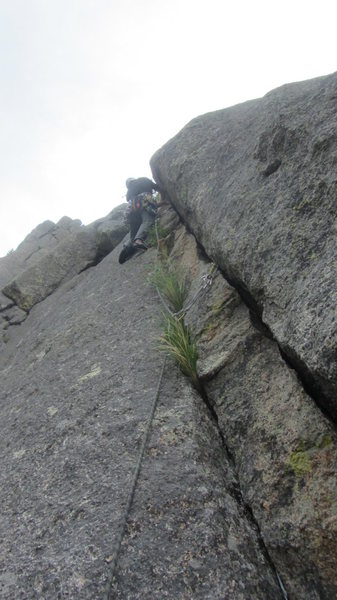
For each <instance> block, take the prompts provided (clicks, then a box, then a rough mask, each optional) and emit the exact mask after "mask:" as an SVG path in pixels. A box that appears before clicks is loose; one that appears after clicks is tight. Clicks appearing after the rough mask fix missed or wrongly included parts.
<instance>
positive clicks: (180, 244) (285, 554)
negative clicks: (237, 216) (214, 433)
mask: <svg viewBox="0 0 337 600" xmlns="http://www.w3.org/2000/svg"><path fill="white" fill-rule="evenodd" d="M170 235H171V236H173V242H172V241H171V242H170V248H171V252H170V260H171V261H172V263H173V264H175V265H176V266H177V269H178V270H183V271H184V270H185V272H186V273H187V276H188V277H189V280H190V282H191V287H190V290H189V295H188V298H187V300H186V305H188V303H189V299H191V298H192V297H193V296H194V294H195V292H196V290H197V288H198V286H199V280H200V276H202V275H203V274H205V273H207V272H208V271H209V269H210V263H209V262H208V259H207V257H206V255H205V254H202V252H201V249H202V246H201V245H197V243H196V241H195V238H194V236H193V235H191V234H189V233H187V231H186V229H185V228H184V226H182V225H181V226H177V227H176V229H175V231H173V232H171V234H170ZM248 307H249V308H248ZM248 307H247V305H246V303H245V302H244V301H243V299H242V298H241V297H240V295H239V293H238V292H237V291H236V290H235V289H234V288H233V287H232V286H230V285H229V283H228V282H227V280H226V279H225V278H224V276H223V275H222V273H221V271H218V273H217V275H216V277H215V278H214V280H213V284H212V287H211V288H210V289H209V290H208V292H207V293H205V294H204V296H202V297H200V298H198V300H197V302H196V303H195V304H194V305H193V307H192V308H191V309H190V310H189V311H188V312H187V314H186V316H185V322H186V325H187V326H188V327H190V329H191V330H192V331H193V332H194V334H195V335H196V337H197V339H198V350H199V359H198V375H199V379H200V381H201V382H202V385H203V388H204V391H205V393H204V396H205V399H206V400H207V403H208V405H209V406H210V407H211V409H212V411H213V414H215V415H216V420H217V426H218V428H219V429H220V431H221V432H222V436H223V440H224V443H225V446H226V448H227V452H228V453H229V456H230V457H231V459H232V461H233V463H234V465H235V469H236V473H237V475H238V480H239V483H240V494H241V496H242V499H243V502H244V505H245V506H246V507H247V509H248V510H250V511H251V513H252V515H253V520H254V522H256V523H257V525H258V528H259V532H260V535H261V537H262V539H263V543H264V546H265V547H266V550H267V553H268V556H269V557H270V560H271V562H272V564H273V565H274V566H275V569H276V571H277V574H278V576H279V577H280V581H282V585H284V588H285V589H286V590H287V592H286V593H287V594H289V596H290V597H294V598H299V599H303V600H304V599H305V600H307V599H309V598H310V600H318V599H319V600H322V599H323V598H324V600H328V599H329V598H330V597H331V595H333V594H334V593H335V590H336V585H337V582H336V581H335V578H336V572H337V564H336V561H337V558H336V557H337V541H336V540H337V531H336V536H335V535H332V534H331V531H330V529H331V528H333V530H335V529H336V526H337V522H336V519H335V514H336V508H337V507H336V502H335V498H337V489H336V479H335V472H336V469H337V450H336V449H337V436H336V431H335V427H334V425H333V424H332V423H331V422H330V420H329V419H327V418H326V417H325V416H324V414H323V413H322V411H321V410H320V409H319V408H318V406H317V405H316V403H315V402H314V400H313V399H312V398H311V397H310V396H309V395H308V394H307V393H306V391H305V390H304V388H303V385H302V383H301V382H300V380H299V377H298V375H297V373H296V372H295V371H294V369H293V368H290V367H289V366H288V364H287V363H286V362H285V360H284V359H283V358H282V356H281V354H280V349H279V346H278V344H277V343H276V342H275V340H274V339H273V337H272V336H270V335H269V332H268V329H267V330H266V328H265V327H264V325H263V324H261V321H260V319H258V318H257V316H255V318H254V319H253V322H254V325H253V324H252V318H251V312H252V309H253V308H254V304H253V303H252V302H249V303H248ZM257 314H258V313H257ZM255 315H256V311H255ZM282 585H280V587H281V589H282Z"/></svg>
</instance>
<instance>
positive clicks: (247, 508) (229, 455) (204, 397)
mask: <svg viewBox="0 0 337 600" xmlns="http://www.w3.org/2000/svg"><path fill="white" fill-rule="evenodd" d="M201 388H202V391H201V393H200V397H201V398H202V400H203V402H204V403H205V405H206V407H207V410H208V412H209V414H210V417H211V419H212V421H213V422H214V424H215V426H216V429H217V432H218V434H219V437H220V439H221V444H222V447H223V451H224V453H225V456H226V458H227V459H228V460H229V461H230V463H231V465H232V468H233V471H234V473H235V474H236V476H237V481H238V486H236V487H233V488H232V492H233V494H234V496H235V499H236V501H237V502H238V504H240V505H241V506H243V508H244V510H245V513H246V514H247V517H248V519H249V520H250V521H251V522H252V523H253V524H254V527H255V528H256V530H257V531H258V534H259V544H260V546H261V549H262V552H263V553H264V555H265V557H266V560H267V562H268V563H269V564H270V566H271V568H272V570H273V571H274V573H275V577H276V579H277V581H278V583H279V586H280V590H281V592H282V595H283V598H284V600H287V598H288V595H287V591H286V589H285V587H284V584H283V582H282V579H281V577H280V575H279V573H278V571H277V568H276V565H275V564H274V562H273V560H272V558H271V556H270V554H269V552H268V548H267V546H266V544H265V542H264V539H263V536H262V534H261V531H260V527H259V523H258V521H257V520H256V519H255V517H254V513H253V510H252V508H251V506H250V505H249V504H247V502H245V501H244V498H243V496H242V492H241V487H240V484H239V481H240V480H239V477H238V473H237V467H236V464H235V458H234V456H233V454H232V452H231V451H230V449H229V448H228V446H227V444H226V440H225V437H224V434H223V432H222V430H221V428H220V426H219V419H218V415H217V413H216V411H215V409H214V406H212V404H211V402H210V401H209V399H208V397H207V392H206V390H205V388H204V386H203V385H202V383H201Z"/></svg>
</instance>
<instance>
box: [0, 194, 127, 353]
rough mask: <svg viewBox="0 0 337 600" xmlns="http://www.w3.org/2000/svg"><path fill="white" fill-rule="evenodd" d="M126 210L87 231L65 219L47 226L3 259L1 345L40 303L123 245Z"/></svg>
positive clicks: (0, 269)
mask: <svg viewBox="0 0 337 600" xmlns="http://www.w3.org/2000/svg"><path fill="white" fill-rule="evenodd" d="M125 207H126V205H121V206H118V207H116V208H115V209H113V210H112V211H111V213H109V214H108V215H107V216H106V217H104V218H102V219H99V220H98V221H96V222H94V223H92V224H91V225H88V226H82V225H81V221H79V220H72V219H70V218H69V217H63V218H62V219H61V220H60V221H59V222H58V223H57V224H55V223H53V222H52V221H45V222H44V223H41V225H39V226H38V227H36V228H35V229H34V230H33V231H32V232H31V233H30V234H29V235H28V236H27V237H26V239H25V240H24V241H23V242H22V243H21V244H20V246H19V247H18V248H17V250H15V252H11V253H10V254H8V255H7V256H5V257H3V258H0V319H1V321H0V344H1V343H3V340H4V336H3V335H1V331H4V330H7V329H8V327H9V325H11V324H17V323H20V322H21V321H22V320H23V319H24V318H25V314H24V313H28V312H29V311H30V310H31V308H32V307H33V306H34V305H35V304H36V303H38V302H41V301H42V300H44V298H46V297H47V296H49V295H50V294H51V293H53V292H54V290H56V289H57V288H58V287H59V286H60V285H61V284H63V283H65V282H66V281H68V280H70V279H71V278H72V277H73V276H74V275H76V274H78V273H80V272H81V271H83V270H85V269H87V268H89V267H90V266H93V265H94V264H96V263H98V262H99V261H100V260H102V258H103V257H104V256H106V255H107V254H108V253H109V252H111V250H113V248H115V247H116V246H117V244H119V242H120V241H121V239H123V237H124V236H125V234H126V232H127V228H126V225H125V223H124V212H125ZM14 305H16V308H15V312H16V317H15V318H14V317H13V306H14ZM19 310H20V312H18V311H19ZM18 315H20V317H19V316H18ZM19 319H21V320H19ZM6 335H7V334H6ZM1 338H2V339H1ZM5 339H6V338H5Z"/></svg>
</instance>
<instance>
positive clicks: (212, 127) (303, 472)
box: [0, 75, 337, 600]
mask: <svg viewBox="0 0 337 600" xmlns="http://www.w3.org/2000/svg"><path fill="white" fill-rule="evenodd" d="M336 80H337V79H336V76H335V75H333V76H330V77H327V78H321V79H319V80H314V81H311V82H305V83H303V84H296V85H292V86H286V87H284V88H281V89H280V90H276V91H274V92H272V93H271V94H268V95H267V96H266V97H265V98H263V99H262V100H257V101H253V102H249V103H246V104H245V105H241V106H238V107H234V108H232V109H227V110H225V111H219V112H217V113H214V114H211V115H206V116H204V117H200V118H198V119H196V120H194V121H193V122H192V123H191V124H190V125H188V126H187V127H186V128H185V129H184V130H183V131H182V132H181V133H180V134H179V135H178V136H177V137H176V138H174V139H173V140H171V141H170V142H169V143H168V144H167V145H166V146H165V147H164V148H163V149H162V150H160V151H159V152H158V153H157V154H156V156H155V157H154V159H153V161H152V164H153V169H154V173H155V176H156V179H157V181H158V182H159V183H160V184H161V187H162V189H163V190H164V196H165V197H166V198H170V199H171V203H165V202H163V204H162V205H161V208H160V211H159V213H160V215H159V228H158V231H159V233H160V240H159V252H158V253H157V250H156V249H155V248H150V249H149V250H148V251H147V252H146V253H143V254H138V255H135V256H134V257H133V258H132V259H131V260H129V261H128V262H126V263H124V264H123V265H120V264H119V262H118V256H119V253H120V251H121V247H122V243H123V236H124V235H125V234H126V228H125V225H124V210H125V207H126V205H124V206H121V207H117V208H116V209H114V211H112V212H111V213H110V214H109V215H107V217H104V218H103V219H99V220H97V221H95V222H94V223H92V224H91V225H88V226H86V227H83V226H82V225H81V223H80V222H79V221H72V220H71V219H68V218H66V217H65V218H64V219H62V220H61V221H60V222H59V223H58V224H57V225H55V224H54V223H52V222H50V221H47V222H45V223H43V224H41V225H40V226H38V227H37V228H36V229H35V230H34V232H32V234H30V235H29V236H28V237H27V238H26V240H24V242H23V243H22V244H21V245H20V246H19V248H18V249H17V250H16V251H15V252H12V253H10V254H9V255H8V256H7V257H5V258H2V259H0V290H1V292H0V380H1V386H0V439H1V443H0V461H1V462H0V465H1V469H0V478H1V485H0V502H1V511H0V527H1V536H0V537H1V539H0V596H1V598H4V599H5V600H10V599H12V598H22V599H24V598H37V599H41V600H42V599H43V600H44V599H48V598H72V599H81V600H82V599H83V600H86V599H88V600H89V599H90V600H94V599H97V600H98V599H103V598H106V599H107V598H116V599H120V600H126V599H130V598H132V599H135V600H137V599H139V600H140V599H143V598H146V599H149V600H152V599H153V600H155V599H158V600H159V599H160V600H161V599H162V598H172V599H179V600H194V599H200V600H203V599H209V600H211V599H212V600H213V599H219V600H223V599H224V598H225V599H228V600H251V599H254V600H255V599H257V600H271V599H276V600H277V599H280V600H282V599H283V600H284V599H285V598H287V599H288V600H330V599H331V598H335V597H336V594H337V545H336V540H337V481H336V463H337V451H336V450H337V434H336V425H335V416H336V413H335V407H336V404H335V395H334V394H335V392H334V390H335V389H336V387H337V379H336V362H335V360H334V359H333V357H334V351H335V350H334V349H335V345H336V339H335V324H334V323H335V321H334V311H335V304H334V303H335V297H336V281H335V279H336V278H335V277H333V269H334V264H335V263H334V258H335V252H336V251H335V245H334V244H333V241H334V239H335V238H334V236H335V218H334V217H335V200H334V190H335V187H334V186H335V174H334V169H333V167H335V162H336V152H337V150H336V143H335V142H336V140H335V135H334V124H335V118H336V117H335V114H336V113H335V111H334V110H333V104H334V103H333V100H334V99H335V100H336V98H337V89H336ZM334 90H336V91H334ZM173 205H174V206H173ZM180 216H181V217H182V218H183V220H184V221H185V224H186V226H185V225H184V224H183V223H182V221H181V218H180ZM160 259H162V260H164V259H168V260H169V264H170V265H172V268H174V269H176V270H177V273H179V277H181V278H185V279H186V282H187V290H188V295H187V298H186V301H185V306H186V307H188V310H187V311H186V314H185V315H184V322H185V326H186V327H188V328H189V331H190V333H191V334H193V335H194V336H195V337H196V340H197V345H198V362H197V376H198V378H199V380H198V381H199V383H198V385H196V388H197V389H195V388H194V387H193V386H192V385H191V384H190V382H189V381H188V379H186V377H185V376H183V375H182V373H181V372H180V371H179V369H178V368H177V367H176V365H175V364H174V363H173V362H172V361H171V359H168V360H167V362H166V363H165V368H164V371H163V379H162V381H161V383H160V385H159V382H160V374H161V370H162V364H163V360H164V357H163V355H162V353H160V352H158V338H159V336H160V334H161V333H162V327H163V324H162V313H163V311H165V309H164V307H163V306H162V305H161V304H160V302H159V299H158V296H157V293H156V290H155V289H154V288H153V285H151V284H150V279H151V273H152V272H153V271H154V270H155V269H158V265H159V264H160ZM149 276H150V277H149ZM3 292H4V293H3ZM158 386H159V387H158ZM158 390H159V401H158V406H157V409H156V412H155V415H154V420H153V422H152V427H151V429H150V437H149V440H148V443H147V446H146V451H145V455H144V458H143V461H142V465H141V470H140V473H139V478H138V480H137V485H136V488H135V494H134V497H133V502H132V503H131V507H130V510H129V512H128V515H127V517H125V508H126V506H127V502H128V500H127V499H128V496H129V493H130V491H131V488H132V484H133V481H134V473H135V469H136V467H137V464H138V461H139V455H140V450H141V447H142V440H143V436H144V432H145V431H146V430H147V426H148V419H149V415H150V412H151V407H152V403H153V400H154V398H155V397H156V394H157V392H158ZM125 518H126V529H125V535H124V537H123V541H122V544H121V547H120V552H119V555H118V560H117V567H116V571H115V579H112V565H113V564H114V555H115V552H116V548H117V547H118V543H119V539H120V532H121V526H122V524H123V522H124V520H125Z"/></svg>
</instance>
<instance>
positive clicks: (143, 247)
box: [133, 238, 148, 250]
mask: <svg viewBox="0 0 337 600" xmlns="http://www.w3.org/2000/svg"><path fill="white" fill-rule="evenodd" d="M133 245H134V247H135V249H136V250H147V249H148V246H147V245H146V244H145V242H144V241H143V240H141V239H140V238H138V240H137V242H135V243H134V244H133Z"/></svg>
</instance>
